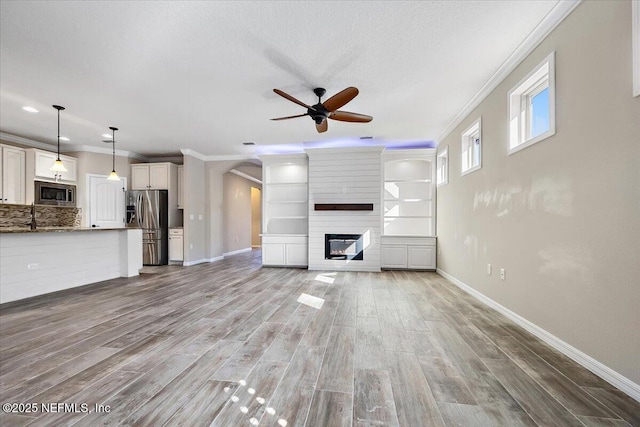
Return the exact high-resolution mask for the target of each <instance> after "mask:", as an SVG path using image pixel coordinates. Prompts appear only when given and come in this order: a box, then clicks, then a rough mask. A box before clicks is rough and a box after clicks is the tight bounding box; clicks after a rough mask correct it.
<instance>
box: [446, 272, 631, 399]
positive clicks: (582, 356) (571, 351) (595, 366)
mask: <svg viewBox="0 0 640 427" xmlns="http://www.w3.org/2000/svg"><path fill="white" fill-rule="evenodd" d="M436 272H437V273H438V274H439V275H441V276H442V277H444V278H446V279H448V280H449V281H451V282H452V283H453V284H454V285H456V286H457V287H459V288H460V289H462V290H463V291H465V292H466V293H468V294H469V295H471V296H473V297H474V298H476V299H477V300H479V301H480V302H482V303H484V304H486V305H487V306H489V307H491V308H493V309H494V310H496V311H497V312H499V313H501V314H503V315H505V316H506V317H507V318H509V319H510V320H512V321H513V322H514V323H516V324H517V325H519V326H521V327H523V328H524V329H526V330H527V331H529V332H530V333H532V334H533V335H535V336H536V337H538V338H540V339H541V340H542V341H544V342H546V343H547V344H549V345H550V346H551V347H553V348H555V349H556V350H558V351H559V352H560V353H562V354H564V355H565V356H567V357H569V358H571V359H572V360H574V361H575V362H577V363H579V364H580V365H582V366H584V367H585V368H587V369H588V370H590V371H591V372H593V373H594V374H596V375H597V376H599V377H600V378H602V379H603V380H605V381H607V382H608V383H609V384H611V385H613V386H615V387H617V388H619V389H620V390H622V391H623V392H625V393H626V394H628V395H629V396H630V397H631V398H633V399H635V400H637V401H639V402H640V385H638V384H636V383H634V382H633V381H631V380H630V379H629V378H627V377H625V376H623V375H621V374H619V373H618V372H616V371H614V370H613V369H611V368H610V367H608V366H606V365H605V364H603V363H601V362H599V361H597V360H596V359H594V358H593V357H591V356H589V355H588V354H586V353H583V352H582V351H580V350H578V349H577V348H575V347H573V346H572V345H570V344H568V343H566V342H565V341H563V340H561V339H560V338H558V337H556V336H555V335H553V334H551V333H549V332H547V331H546V330H544V329H542V328H541V327H539V326H538V325H536V324H534V323H531V322H530V321H528V320H527V319H525V318H524V317H522V316H520V315H518V314H516V313H514V312H513V311H511V310H509V309H508V308H506V307H505V306H503V305H501V304H499V303H497V302H495V301H494V300H492V299H491V298H489V297H488V296H486V295H484V294H482V293H480V292H478V291H477V290H475V289H473V288H472V287H471V286H469V285H467V284H466V283H463V282H461V281H460V280H458V279H456V278H455V277H453V276H452V275H450V274H449V273H447V272H445V271H443V270H441V269H439V268H438V269H436Z"/></svg>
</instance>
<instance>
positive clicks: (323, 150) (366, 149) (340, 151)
mask: <svg viewBox="0 0 640 427" xmlns="http://www.w3.org/2000/svg"><path fill="white" fill-rule="evenodd" d="M384 149H385V146H384V145H374V146H368V147H331V148H305V149H304V152H305V153H307V155H313V154H343V153H366V152H371V153H382V151H384Z"/></svg>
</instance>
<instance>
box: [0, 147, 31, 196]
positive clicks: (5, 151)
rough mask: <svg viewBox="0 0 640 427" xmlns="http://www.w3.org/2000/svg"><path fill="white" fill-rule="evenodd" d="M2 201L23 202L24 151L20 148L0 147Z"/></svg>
mask: <svg viewBox="0 0 640 427" xmlns="http://www.w3.org/2000/svg"><path fill="white" fill-rule="evenodd" d="M1 151H2V174H0V175H1V179H2V181H1V182H0V188H2V202H3V203H15V204H24V203H25V151H24V150H23V149H20V148H13V147H2V150H1Z"/></svg>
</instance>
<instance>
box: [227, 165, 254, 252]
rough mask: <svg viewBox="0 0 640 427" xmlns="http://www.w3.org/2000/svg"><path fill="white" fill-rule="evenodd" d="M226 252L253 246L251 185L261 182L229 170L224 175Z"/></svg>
mask: <svg viewBox="0 0 640 427" xmlns="http://www.w3.org/2000/svg"><path fill="white" fill-rule="evenodd" d="M223 183H224V187H223V190H222V191H223V206H224V232H225V235H224V253H229V252H234V251H238V250H241V249H247V248H250V247H251V228H252V223H251V217H252V214H251V212H252V206H251V187H256V188H262V186H261V185H260V184H256V183H253V182H251V181H249V180H248V179H245V178H242V177H240V176H238V175H236V174H233V173H230V172H227V173H225V174H224V175H223Z"/></svg>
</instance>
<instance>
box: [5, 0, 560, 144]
mask: <svg viewBox="0 0 640 427" xmlns="http://www.w3.org/2000/svg"><path fill="white" fill-rule="evenodd" d="M556 3H557V1H556V0H553V1H527V0H522V1H504V0H499V1H470V0H463V1H411V2H404V1H354V2H347V1H336V2H333V1H318V2H301V1H296V2H287V1H256V2H253V1H230V2H226V1H215V2H213V1H209V2H204V1H203V2H199V1H167V2H160V1H155V2H152V1H127V2H124V1H100V2H93V1H86V2H77V1H70V2H66V1H20V2H18V1H2V3H1V6H0V16H1V18H0V19H1V22H0V24H1V25H0V32H1V33H0V45H1V51H0V110H1V115H0V130H1V131H2V132H6V133H10V134H14V135H18V136H22V137H26V138H30V139H34V140H38V141H43V142H47V143H55V140H56V119H55V110H54V109H53V108H51V105H52V104H60V105H63V106H65V107H66V108H67V110H66V111H64V112H63V113H62V116H61V117H62V118H61V123H62V134H63V135H66V136H68V137H69V138H71V143H73V144H83V145H95V146H100V147H104V144H103V143H102V142H101V140H102V139H103V138H102V137H101V134H103V133H105V132H106V133H108V131H109V129H108V127H109V126H117V127H119V128H120V131H119V132H118V133H117V134H116V140H117V141H118V148H119V149H121V150H129V151H133V152H137V153H141V154H146V155H158V156H161V155H171V154H176V153H178V152H179V149H180V148H190V149H193V150H196V151H198V152H200V153H202V154H205V155H234V154H242V153H248V152H250V151H251V150H252V148H247V147H245V146H243V145H242V142H247V141H253V142H255V143H256V144H258V145H267V144H281V143H294V142H295V143H300V142H304V141H319V140H322V139H326V138H331V139H336V138H345V137H359V136H374V137H376V138H380V139H385V140H414V141H415V140H422V141H429V140H433V139H434V138H436V137H437V136H438V135H439V134H440V133H441V132H442V131H443V130H444V129H445V127H446V126H447V125H448V124H449V123H450V122H451V120H452V119H453V118H454V116H455V115H456V114H457V113H458V112H459V111H460V110H461V109H462V107H463V106H464V105H465V104H466V103H467V102H468V101H469V100H470V99H471V98H472V97H473V95H475V94H476V93H477V92H478V90H479V89H480V88H481V86H482V85H483V84H484V83H485V82H487V80H488V79H489V78H490V77H491V75H492V74H493V73H494V72H496V70H497V69H498V68H499V67H500V65H502V64H503V62H504V61H505V59H506V58H507V57H508V56H509V55H510V54H511V53H512V52H513V51H514V50H515V49H516V48H517V46H518V45H519V44H520V43H521V42H522V41H523V40H524V39H525V38H526V37H527V35H528V34H529V33H530V32H531V31H532V30H533V29H534V28H535V27H536V25H537V24H538V23H539V22H540V21H541V20H542V19H543V18H544V16H545V15H546V14H547V13H548V12H549V11H550V10H551V9H552V8H553V7H554V5H555V4H556ZM318 86H321V87H324V88H326V89H327V97H328V96H331V95H333V94H334V93H336V92H338V91H340V90H342V89H344V88H346V87H348V86H356V87H357V88H359V89H360V95H358V97H356V98H355V99H354V100H353V101H351V102H350V103H349V104H347V105H346V106H345V107H343V109H344V110H347V111H354V112H359V113H364V114H369V115H372V116H373V117H374V119H373V121H372V122H371V123H367V124H359V123H358V124H356V123H342V122H337V121H330V122H329V131H328V132H326V133H325V134H318V133H316V131H315V127H314V123H313V121H312V120H311V119H310V118H308V117H303V118H299V119H293V120H288V121H279V122H274V121H270V120H269V119H270V118H273V117H279V116H287V115H294V114H302V113H304V112H305V111H304V109H303V108H302V107H299V106H297V105H296V104H293V103H291V102H289V101H287V100H285V99H283V98H281V97H279V96H277V95H276V94H275V93H273V91H272V90H273V88H279V89H281V90H284V91H285V92H287V93H289V94H291V95H293V96H295V97H297V98H298V99H300V100H302V101H303V102H306V103H309V104H313V103H315V101H316V98H315V96H314V95H313V92H312V89H313V88H314V87H318ZM325 99H326V97H325ZM24 105H30V106H34V107H36V108H38V109H40V111H41V112H40V113H38V114H29V113H26V112H24V111H22V109H21V107H22V106H24Z"/></svg>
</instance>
